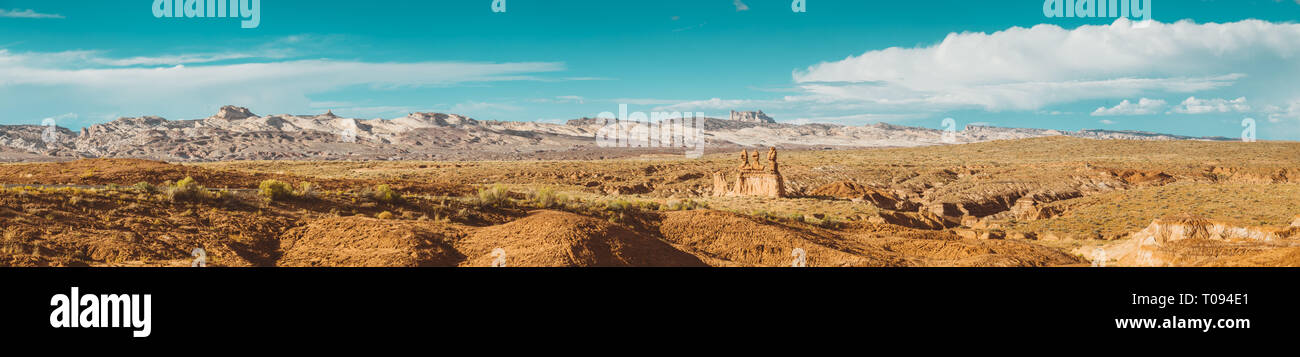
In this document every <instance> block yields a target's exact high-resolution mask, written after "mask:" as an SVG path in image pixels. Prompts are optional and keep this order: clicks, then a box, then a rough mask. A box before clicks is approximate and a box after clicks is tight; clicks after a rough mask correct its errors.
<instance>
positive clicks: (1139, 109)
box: [1092, 98, 1167, 124]
mask: <svg viewBox="0 0 1300 357" xmlns="http://www.w3.org/2000/svg"><path fill="white" fill-rule="evenodd" d="M1165 105H1167V103H1166V102H1165V101H1163V100H1160V99H1147V98H1142V99H1139V100H1138V102H1137V103H1133V102H1130V101H1128V99H1125V100H1124V101H1122V102H1120V103H1119V105H1116V106H1114V107H1110V108H1106V107H1101V108H1097V110H1094V111H1093V112H1092V116H1094V117H1103V116H1114V115H1151V114H1156V113H1159V112H1160V111H1161V110H1162V109H1164V108H1165ZM1102 122H1103V123H1104V124H1111V123H1113V122H1110V121H1109V120H1103V121H1102Z"/></svg>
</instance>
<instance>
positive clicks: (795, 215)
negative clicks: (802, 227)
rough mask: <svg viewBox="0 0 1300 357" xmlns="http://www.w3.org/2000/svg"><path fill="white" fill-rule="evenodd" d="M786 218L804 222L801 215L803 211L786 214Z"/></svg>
mask: <svg viewBox="0 0 1300 357" xmlns="http://www.w3.org/2000/svg"><path fill="white" fill-rule="evenodd" d="M786 218H787V219H789V220H790V221H791V222H799V223H804V222H806V221H805V219H804V217H803V213H791V214H790V215H789V216H786Z"/></svg>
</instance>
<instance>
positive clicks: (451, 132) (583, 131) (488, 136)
mask: <svg viewBox="0 0 1300 357" xmlns="http://www.w3.org/2000/svg"><path fill="white" fill-rule="evenodd" d="M733 114H734V115H733V119H735V120H724V119H715V118H701V119H700V120H699V121H697V122H698V123H701V124H700V125H701V127H700V138H702V139H701V142H702V143H703V144H704V145H705V146H708V147H717V146H748V147H753V146H762V147H791V148H796V147H797V148H808V147H843V148H850V147H915V146H929V145H946V144H951V143H957V144H963V143H973V142H983V141H989V140H1005V139H1024V138H1032V137H1042V136H1052V135H1069V136H1075V137H1084V138H1092V139H1130V140H1185V139H1202V138H1189V137H1179V136H1172V135H1164V134H1154V133H1141V132H1115V131H1096V130H1084V131H1078V132H1060V131H1054V130H1040V129H1016V128H996V127H987V126H969V127H967V128H965V130H964V131H960V132H957V134H956V136H955V138H956V140H955V141H953V142H947V141H944V140H943V139H942V138H943V135H944V132H943V131H942V130H935V129H930V128H923V127H907V126H899V125H890V124H883V123H878V124H870V125H862V126H846V125H838V124H802V125H795V124H784V123H775V122H774V121H773V120H771V117H769V116H767V115H766V114H764V113H762V112H761V111H755V112H734V113H733ZM610 125H624V126H636V125H638V124H637V123H629V122H627V121H624V122H622V123H621V124H610V123H608V122H607V120H604V119H594V118H584V119H575V120H571V121H569V122H568V123H567V124H553V123H545V122H512V121H495V120H483V121H480V120H475V119H472V118H469V117H465V116H461V115H456V114H443V113H411V114H409V115H407V116H405V117H401V118H396V119H356V118H344V117H340V116H337V115H334V113H333V112H332V111H330V112H326V113H325V114H313V115H306V116H301V115H290V114H276V115H269V116H258V115H257V114H254V113H253V112H252V111H251V110H249V109H248V108H243V107H238V106H233V105H227V106H223V107H221V109H220V110H219V111H218V112H217V113H216V114H215V115H213V116H211V117H208V118H203V119H192V120H167V119H164V118H161V117H157V116H142V117H135V118H119V119H117V120H114V121H111V122H107V123H102V124H95V125H91V126H89V127H87V128H84V129H82V130H80V131H79V132H78V131H70V130H67V129H65V128H57V129H56V131H57V133H58V134H59V135H58V137H59V140H57V141H49V140H42V133H43V131H45V130H47V128H43V127H40V126H37V125H0V146H5V147H6V148H5V149H6V150H7V151H3V152H9V153H14V155H6V156H0V161H13V160H30V159H31V158H32V157H40V158H45V159H56V158H99V157H116V158H126V157H130V158H144V159H153V160H164V161H220V160H276V159H298V160H342V159H346V160H380V159H382V160H390V159H404V160H430V159H434V160H436V159H518V158H522V156H521V155H527V154H537V153H555V154H560V153H565V152H572V151H575V150H592V151H594V150H598V149H601V148H600V147H598V146H597V142H596V140H595V138H596V135H597V133H600V132H601V131H602V130H604V129H608V126H610ZM623 129H624V130H623V131H624V132H629V133H639V132H641V131H638V130H644V128H623ZM609 150H615V149H609ZM177 153H183V154H177ZM561 157H562V156H561ZM766 185H769V186H770V185H771V184H770V183H768V184H766Z"/></svg>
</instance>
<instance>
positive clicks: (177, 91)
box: [0, 49, 565, 119]
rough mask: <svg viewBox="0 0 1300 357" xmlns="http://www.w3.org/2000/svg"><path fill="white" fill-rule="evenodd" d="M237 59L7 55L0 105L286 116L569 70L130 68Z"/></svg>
mask: <svg viewBox="0 0 1300 357" xmlns="http://www.w3.org/2000/svg"><path fill="white" fill-rule="evenodd" d="M237 57H240V56H235V55H231V56H227V57H213V56H209V55H204V54H191V55H176V56H166V57H153V58H146V57H133V58H126V59H119V58H109V57H104V56H102V54H101V53H100V52H97V51H68V52H52V53H10V52H9V51H7V50H4V49H0V92H8V93H11V94H10V95H9V98H4V99H0V103H6V104H5V105H18V103H27V102H33V101H35V102H39V101H45V102H46V103H44V105H50V104H49V103H48V102H49V101H50V100H51V97H50V96H49V94H50V93H54V92H51V91H55V92H57V93H61V94H60V96H64V97H66V96H75V97H77V98H79V99H78V101H79V102H78V105H83V106H88V107H96V108H100V109H98V110H116V111H126V112H128V113H129V112H133V111H140V110H147V111H148V114H165V113H187V114H192V113H196V112H208V111H212V110H215V109H216V108H215V107H214V105H218V106H219V105H220V104H239V105H242V106H248V107H252V108H266V109H263V110H266V111H279V112H284V111H290V110H303V109H306V108H309V107H310V103H311V102H312V101H311V100H310V99H309V97H310V96H311V95H313V94H318V93H324V92H329V91H335V90H341V89H345V88H350V87H356V86H368V87H371V88H373V89H390V88H404V87H430V86H451V85H456V84H461V83H468V82H491V81H515V80H538V79H539V77H537V76H536V75H538V74H542V73H550V72H558V71H563V70H565V66H564V64H563V63H556V62H515V63H483V62H413V63H397V62H383V63H375V62H361V61H336V60H328V59H312V60H287V61H260V62H252V63H237V64H202V65H175V66H168V67H133V65H147V64H161V63H169V62H171V63H175V62H186V63H205V62H212V61H220V60H226V59H233V58H237ZM38 91H44V94H46V95H42V93H39V92H38ZM19 96H26V97H27V99H22V98H19ZM213 103H220V104H213ZM37 105H39V103H38V104H37ZM469 106H470V104H466V106H465V107H463V108H470V107H469ZM478 108H479V109H484V108H485V107H484V106H482V105H480V106H478ZM492 109H495V110H502V109H505V108H504V107H499V106H498V107H495V108H492ZM361 112H374V110H366V111H361ZM173 119H181V118H173Z"/></svg>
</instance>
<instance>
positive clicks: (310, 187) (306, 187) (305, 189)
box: [294, 182, 316, 199]
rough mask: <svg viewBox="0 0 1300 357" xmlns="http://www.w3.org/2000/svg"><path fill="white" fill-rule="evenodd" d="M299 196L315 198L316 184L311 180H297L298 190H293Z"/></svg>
mask: <svg viewBox="0 0 1300 357" xmlns="http://www.w3.org/2000/svg"><path fill="white" fill-rule="evenodd" d="M294 194H296V195H298V197H299V198H304V199H314V198H316V184H314V183H311V182H299V183H298V191H297V192H294Z"/></svg>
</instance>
